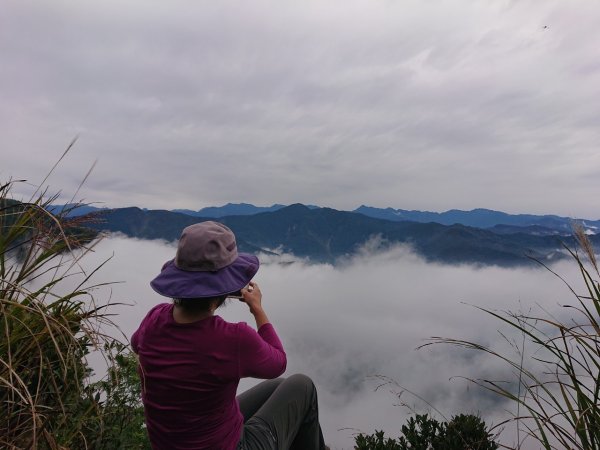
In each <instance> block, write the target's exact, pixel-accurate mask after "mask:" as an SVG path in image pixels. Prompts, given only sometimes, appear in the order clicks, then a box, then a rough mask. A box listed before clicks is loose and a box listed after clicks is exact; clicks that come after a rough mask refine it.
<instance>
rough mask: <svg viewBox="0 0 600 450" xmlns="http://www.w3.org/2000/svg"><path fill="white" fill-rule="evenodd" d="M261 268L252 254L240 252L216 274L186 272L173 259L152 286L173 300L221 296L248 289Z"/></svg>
mask: <svg viewBox="0 0 600 450" xmlns="http://www.w3.org/2000/svg"><path fill="white" fill-rule="evenodd" d="M259 265H260V263H259V262H258V258H257V257H256V256H254V255H250V254H248V253H239V254H238V257H237V259H236V260H235V261H234V262H232V263H231V264H230V265H228V266H226V267H223V268H222V269H219V270H216V271H214V272H198V271H193V272H192V271H189V270H183V269H180V268H178V267H177V266H176V265H175V260H171V261H168V262H167V263H166V264H165V265H164V266H163V268H162V270H161V272H160V274H159V275H158V276H157V277H156V278H154V280H152V281H151V282H150V286H152V289H154V290H155V291H156V292H157V293H159V294H160V295H164V296H165V297H170V298H203V297H218V296H220V295H226V294H231V293H232V292H236V291H239V290H240V289H242V288H243V287H245V286H246V285H247V284H248V283H249V282H250V280H252V278H254V275H256V272H258V267H259Z"/></svg>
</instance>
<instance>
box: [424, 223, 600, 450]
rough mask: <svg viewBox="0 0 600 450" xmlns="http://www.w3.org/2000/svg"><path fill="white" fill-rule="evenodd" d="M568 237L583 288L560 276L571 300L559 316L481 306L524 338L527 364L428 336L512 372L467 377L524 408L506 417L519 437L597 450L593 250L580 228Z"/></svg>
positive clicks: (597, 294) (598, 293)
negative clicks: (509, 378)
mask: <svg viewBox="0 0 600 450" xmlns="http://www.w3.org/2000/svg"><path fill="white" fill-rule="evenodd" d="M575 236H576V238H577V241H578V250H576V251H573V250H571V249H569V248H567V247H565V248H566V249H567V251H568V253H569V254H570V255H571V257H572V258H573V260H574V261H575V264H577V266H578V268H579V271H580V273H581V276H582V280H583V285H584V286H585V290H586V292H585V293H584V294H577V293H576V291H575V290H574V289H573V288H572V287H571V285H569V284H568V283H567V282H566V281H565V280H564V279H562V278H561V280H563V281H564V282H565V284H566V285H567V287H568V288H569V290H570V291H571V293H572V294H573V296H574V298H575V300H576V302H575V303H574V304H567V305H563V308H565V310H564V312H565V313H568V314H566V315H567V316H568V319H563V320H559V319H557V318H555V317H553V316H551V315H550V314H547V313H545V314H544V315H541V316H532V315H530V314H527V315H525V314H515V313H498V312H494V311H490V310H484V311H485V312H487V313H488V314H491V315H492V316H494V317H495V318H497V319H498V320H500V321H501V322H502V323H504V324H507V325H509V326H510V327H512V328H513V329H515V330H517V331H518V332H519V333H521V334H522V336H523V337H524V339H525V340H526V342H527V344H528V345H531V346H532V347H533V352H532V354H533V355H534V356H533V357H532V358H531V359H530V361H529V363H526V361H527V358H524V357H523V353H524V352H523V351H522V350H521V351H520V354H518V355H517V357H516V358H513V357H511V356H508V355H505V354H500V353H499V352H497V351H495V350H493V349H491V348H489V347H486V346H483V345H480V344H478V343H473V342H469V341H465V340H459V339H448V338H434V339H433V343H449V344H452V345H456V346H460V347H464V348H467V349H472V350H476V351H482V352H486V353H488V354H490V355H492V356H493V357H496V358H498V359H500V360H501V361H503V362H504V363H506V364H507V365H508V366H509V367H510V368H511V369H512V370H513V371H514V373H515V380H514V382H513V383H512V385H511V384H506V383H501V382H497V381H491V380H472V381H473V382H475V383H477V384H479V385H480V386H483V387H484V388H486V389H488V390H490V391H491V392H493V393H495V394H498V395H500V396H502V397H504V398H506V399H508V400H510V401H513V402H514V403H515V404H516V405H517V408H518V409H517V411H519V410H520V409H521V410H523V411H524V413H521V414H519V413H517V415H516V416H515V417H513V418H511V419H509V420H510V421H516V422H517V424H518V427H519V431H524V433H525V438H528V437H532V438H533V439H535V440H536V441H538V442H539V443H540V444H541V445H542V446H543V448H545V449H558V448H560V449H563V448H569V449H583V450H598V449H600V284H599V282H598V278H599V277H600V272H599V270H598V264H597V262H596V257H595V252H594V249H593V248H592V245H591V243H590V241H589V240H588V238H587V236H586V235H585V233H584V231H583V229H581V228H576V229H575ZM580 252H581V254H580ZM542 265H543V264H542ZM545 267H546V268H547V269H548V270H550V271H551V272H552V273H553V274H554V275H556V276H558V277H559V278H560V276H559V275H558V274H556V273H555V272H553V271H552V270H551V269H550V268H548V267H547V266H545ZM534 364H537V365H538V367H539V365H541V366H542V367H543V369H542V370H538V369H537V367H534V368H532V367H531V365H534ZM515 385H516V386H517V388H516V389H515V387H514V386H515ZM519 445H521V443H520V442H519Z"/></svg>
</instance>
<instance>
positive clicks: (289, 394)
mask: <svg viewBox="0 0 600 450" xmlns="http://www.w3.org/2000/svg"><path fill="white" fill-rule="evenodd" d="M237 399H238V402H239V404H240V410H241V412H242V415H243V416H244V429H243V431H242V437H241V439H240V442H239V444H238V449H239V450H324V449H325V443H324V441H323V433H322V432H321V426H320V425H319V409H318V404H317V390H316V388H315V385H314V384H313V382H312V380H311V379H310V378H308V377H307V376H306V375H300V374H296V375H292V376H291V377H289V378H277V379H276V380H267V381H263V382H262V383H260V384H258V385H256V386H254V387H253V388H251V389H248V390H247V391H246V392H244V393H242V394H240V395H238V397H237Z"/></svg>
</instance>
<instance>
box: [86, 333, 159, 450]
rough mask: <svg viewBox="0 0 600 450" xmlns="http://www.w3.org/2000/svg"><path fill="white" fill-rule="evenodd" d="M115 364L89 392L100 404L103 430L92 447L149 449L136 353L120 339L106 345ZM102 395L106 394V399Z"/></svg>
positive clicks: (110, 449)
mask: <svg viewBox="0 0 600 450" xmlns="http://www.w3.org/2000/svg"><path fill="white" fill-rule="evenodd" d="M105 352H106V354H108V355H111V359H112V361H113V364H112V365H111V367H109V370H108V376H107V377H106V378H105V379H102V380H100V381H98V382H96V383H94V384H92V385H90V387H89V392H90V394H92V395H93V396H94V398H95V400H96V402H98V403H99V404H100V405H101V408H100V409H101V411H102V421H101V424H102V430H99V432H98V433H97V436H99V437H100V439H98V440H97V442H95V445H94V446H93V448H95V449H106V450H112V449H115V448H126V449H131V450H134V449H138V450H141V449H144V450H146V449H147V450H150V449H151V447H150V442H149V440H148V435H147V433H146V428H145V425H144V407H143V405H142V403H141V398H142V394H141V383H140V378H139V375H138V372H137V369H138V360H137V357H136V355H135V354H134V353H131V352H129V351H128V348H127V347H126V346H124V345H123V344H121V343H119V342H115V341H113V342H111V343H110V344H107V345H106V346H105ZM102 397H105V398H104V400H103V399H102Z"/></svg>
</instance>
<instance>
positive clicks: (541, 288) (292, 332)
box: [68, 236, 584, 450]
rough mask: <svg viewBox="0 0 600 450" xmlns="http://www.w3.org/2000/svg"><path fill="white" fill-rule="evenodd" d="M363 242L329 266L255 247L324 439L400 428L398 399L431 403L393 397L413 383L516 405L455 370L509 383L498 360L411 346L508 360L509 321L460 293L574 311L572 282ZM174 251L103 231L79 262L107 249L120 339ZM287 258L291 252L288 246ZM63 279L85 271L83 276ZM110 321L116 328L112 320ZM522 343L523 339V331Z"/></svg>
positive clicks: (347, 441) (100, 278)
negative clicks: (445, 342)
mask: <svg viewBox="0 0 600 450" xmlns="http://www.w3.org/2000/svg"><path fill="white" fill-rule="evenodd" d="M366 248H368V246H365V250H364V251H363V252H361V253H359V254H358V255H357V256H355V257H354V258H353V259H351V260H348V261H346V264H344V265H339V266H336V267H333V266H330V265H323V264H320V265H307V264H303V263H302V262H297V263H294V264H284V265H280V264H277V263H276V260H271V261H269V258H267V257H261V269H260V271H259V272H258V275H257V276H256V278H255V280H256V281H257V282H258V283H259V284H260V286H261V290H262V292H263V305H264V307H265V310H266V311H267V313H268V315H269V318H270V319H271V321H272V323H273V324H274V326H275V328H276V330H277V332H278V334H279V336H280V337H281V339H282V342H283V344H284V347H285V349H286V352H287V355H288V369H287V372H286V374H287V375H288V376H289V375H291V374H293V373H297V372H301V373H306V374H308V375H309V376H311V377H312V378H313V379H314V381H315V384H316V385H317V388H318V390H319V402H320V408H321V421H322V424H323V428H324V433H325V438H326V442H327V443H328V444H329V445H330V446H331V448H332V449H335V450H342V449H345V450H350V449H351V448H353V446H352V443H353V442H354V441H353V433H354V432H355V431H356V430H360V431H363V432H367V433H372V432H374V430H375V429H383V430H385V431H386V433H388V435H389V436H392V437H397V436H398V433H399V430H400V426H401V425H402V424H403V423H404V421H405V420H406V418H407V417H408V416H409V415H410V410H409V408H407V407H403V406H399V403H400V402H406V403H407V404H408V405H410V406H411V407H414V408H415V411H416V412H419V413H424V412H427V411H428V410H430V408H429V407H428V406H427V405H425V404H423V403H422V402H420V401H419V400H418V399H417V398H416V397H414V396H413V395H411V394H409V393H408V392H407V391H405V393H404V394H403V395H402V397H401V399H400V400H398V398H396V396H395V395H394V394H393V393H392V391H396V392H398V391H401V390H403V389H408V390H410V391H412V392H414V393H415V394H417V395H419V396H421V397H422V398H424V399H426V400H427V401H428V402H430V403H431V404H432V405H433V406H434V407H435V408H437V409H438V410H439V411H440V412H441V413H442V414H444V415H446V416H447V417H450V416H452V415H454V414H458V413H480V414H481V415H482V416H483V417H484V418H485V419H486V421H487V422H488V424H492V423H494V424H497V423H499V422H500V421H501V420H503V419H507V418H508V417H509V414H510V412H513V413H514V412H515V411H514V405H510V404H508V405H507V404H504V403H502V402H501V401H500V400H499V399H498V397H495V396H491V395H489V394H488V395H486V393H485V392H484V391H482V390H480V389H478V388H477V387H476V386H474V385H472V384H469V383H467V382H466V381H464V380H462V379H460V377H461V376H467V377H473V378H478V377H481V378H486V379H492V380H503V381H504V380H506V381H515V380H516V379H517V378H516V376H515V375H514V374H510V373H509V371H508V370H507V369H508V368H507V366H506V365H504V364H501V363H500V361H498V360H493V359H490V358H487V357H485V356H483V355H482V354H476V353H469V352H467V351H463V350H459V349H455V348H451V347H446V346H435V347H428V348H427V349H423V350H416V347H418V346H419V345H421V344H423V343H425V342H426V341H427V339H428V338H429V337H431V336H444V337H451V338H466V339H469V340H472V341H474V342H477V343H481V344H484V345H489V346H491V347H492V348H493V349H495V350H497V351H503V352H506V353H505V354H506V355H507V356H509V357H511V358H515V357H516V354H515V353H514V351H511V350H509V349H508V348H507V347H508V345H507V344H506V342H505V341H504V339H503V338H502V337H501V336H500V334H499V333H498V331H497V330H500V331H501V332H502V333H503V334H504V335H505V336H509V337H510V336H512V333H511V330H510V329H508V328H507V327H505V326H503V325H502V324H501V323H500V321H499V320H496V319H493V318H492V317H491V316H489V315H486V314H484V313H483V312H481V311H479V310H478V309H476V308H475V307H474V306H468V305H466V304H464V303H468V304H470V305H476V306H479V307H485V308H490V309H492V310H495V311H504V310H512V311H514V312H518V311H522V312H529V308H530V307H533V308H534V309H533V313H532V315H537V314H539V315H541V316H543V317H548V314H553V315H554V317H555V318H559V319H560V318H561V317H562V316H564V314H565V311H566V313H568V314H569V317H577V316H576V314H575V313H573V311H574V310H573V309H568V310H565V309H564V308H560V307H559V305H564V304H573V302H574V301H575V299H574V297H573V296H572V294H571V293H570V292H569V291H568V289H567V288H566V287H565V286H564V285H563V284H562V282H561V281H560V280H559V279H558V278H557V277H556V276H554V275H553V274H551V273H550V272H549V271H546V270H543V269H541V268H539V266H535V265H533V264H532V266H531V267H530V268H524V267H520V268H514V269H506V268H498V267H485V268H474V267H471V266H468V265H462V266H448V265H439V264H427V263H425V262H424V261H423V260H422V259H421V258H419V257H418V256H416V255H414V254H413V253H411V252H410V249H408V248H406V247H402V246H401V247H395V248H392V249H390V250H389V251H386V252H383V253H377V254H374V253H372V252H371V251H369V250H366ZM174 252H175V246H174V244H173V243H171V244H167V243H163V242H160V241H142V240H134V239H127V238H123V237H118V236H117V237H112V238H110V239H105V240H103V241H102V242H101V243H100V244H99V245H98V247H97V248H96V251H95V253H93V254H92V255H89V256H88V258H86V259H85V260H84V263H83V266H85V267H87V268H88V270H89V269H90V268H93V267H95V266H96V265H97V264H99V263H101V262H102V261H104V260H105V259H106V258H108V257H110V256H111V255H113V258H112V260H110V261H109V262H108V263H107V264H106V265H105V266H103V268H102V269H101V270H100V271H99V272H98V273H96V274H95V275H94V277H93V278H92V283H102V282H115V281H122V283H119V284H115V285H112V294H111V293H110V292H109V290H108V288H107V287H104V288H101V289H98V290H95V291H94V296H95V298H96V300H97V301H98V302H100V303H104V302H105V301H107V300H108V299H109V298H112V301H113V302H124V303H129V304H130V305H132V306H122V307H116V306H115V307H114V308H112V309H111V310H110V312H111V313H118V314H117V315H115V316H112V318H113V319H114V321H115V322H116V323H117V324H118V326H119V327H120V328H121V330H122V331H123V333H124V334H125V335H126V336H127V337H129V336H131V334H132V333H133V332H134V331H135V329H137V327H138V325H139V323H140V321H141V320H142V318H143V317H144V316H145V314H146V313H147V311H148V310H149V309H150V308H152V306H154V305H155V304H158V303H161V302H165V301H169V300H168V299H166V298H164V297H161V296H159V295H158V294H156V293H155V292H153V291H152V289H151V288H150V286H149V281H150V280H151V279H152V278H154V276H156V275H157V273H158V271H159V270H160V267H161V266H162V264H163V262H164V261H165V260H167V259H170V258H172V257H173V254H174ZM283 259H284V260H285V261H289V256H288V257H285V258H283ZM553 269H554V270H556V272H557V273H559V274H560V275H561V276H563V277H564V278H565V279H566V280H568V281H569V282H571V283H573V286H574V287H575V289H576V290H577V291H579V292H584V290H583V288H582V286H581V283H580V282H578V279H579V277H580V276H579V274H578V273H577V272H578V267H577V265H575V264H572V263H571V262H570V261H567V262H560V263H557V264H556V265H555V266H553ZM68 280H69V281H68V282H70V283H78V282H79V281H80V280H79V277H72V278H68ZM463 302H464V303H463ZM536 303H538V304H539V307H536V306H534V305H535V304H536ZM541 308H543V309H544V310H545V311H546V312H541V311H540V309H541ZM561 311H562V312H561ZM218 314H219V315H221V316H222V317H223V318H224V319H226V320H228V321H232V322H238V321H245V322H247V323H248V324H250V325H251V326H254V321H253V318H252V316H251V315H250V314H249V312H248V308H247V307H246V305H244V304H242V303H240V302H237V301H231V302H230V303H229V304H228V305H226V306H225V307H224V308H223V309H221V310H219V312H218ZM557 320H558V319H557ZM565 320H566V319H565ZM105 331H107V332H109V333H110V334H113V335H114V333H115V331H114V329H109V328H105ZM518 342H519V344H518V345H519V347H520V345H521V337H520V336H519V339H518ZM536 349H537V347H533V346H532V345H526V346H525V357H526V358H527V359H526V361H528V363H527V368H528V369H532V368H534V366H532V365H531V363H532V360H530V359H529V356H531V355H532V352H533V351H534V350H536ZM536 355H537V356H538V357H539V356H540V353H536ZM517 359H518V358H517ZM544 369H545V370H546V371H548V370H549V369H548V368H547V367H545V368H544ZM540 373H541V372H540ZM373 375H381V376H384V377H389V378H391V379H393V380H395V381H396V382H397V383H398V384H399V385H400V386H402V388H400V387H398V386H394V385H389V386H386V387H385V388H382V389H380V390H378V391H375V389H376V387H377V386H378V385H379V384H381V381H380V380H378V379H374V378H372V376H373ZM253 383H256V381H255V380H242V383H241V384H240V391H243V390H245V389H246V388H248V387H249V386H251V385H252V384H253ZM505 409H506V410H505ZM436 414H437V413H436ZM438 418H440V416H439V415H438ZM502 439H503V441H504V442H505V443H514V442H515V439H516V433H515V432H514V430H512V429H511V428H510V427H509V428H508V429H507V431H506V432H505V433H503V438H502ZM521 448H522V449H523V450H531V449H538V448H539V445H537V446H536V445H533V442H528V445H524V446H523V447H521Z"/></svg>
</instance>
